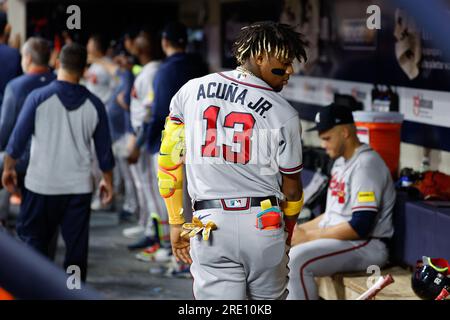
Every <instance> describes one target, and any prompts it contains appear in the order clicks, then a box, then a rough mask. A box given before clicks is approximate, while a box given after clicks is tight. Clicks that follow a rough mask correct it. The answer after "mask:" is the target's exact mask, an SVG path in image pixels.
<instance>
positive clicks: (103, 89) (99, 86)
mask: <svg viewBox="0 0 450 320" xmlns="http://www.w3.org/2000/svg"><path fill="white" fill-rule="evenodd" d="M118 84H119V83H118V79H115V77H113V76H112V75H111V74H110V73H109V72H108V70H107V69H106V68H105V67H104V66H103V65H101V64H99V63H93V64H91V66H90V67H89V69H88V72H87V77H86V88H88V90H89V91H91V92H92V93H93V94H95V95H96V96H97V97H99V98H100V100H101V101H102V102H103V104H107V103H108V101H109V99H110V98H111V95H112V92H113V90H114V88H115V87H116V86H117V85H118Z"/></svg>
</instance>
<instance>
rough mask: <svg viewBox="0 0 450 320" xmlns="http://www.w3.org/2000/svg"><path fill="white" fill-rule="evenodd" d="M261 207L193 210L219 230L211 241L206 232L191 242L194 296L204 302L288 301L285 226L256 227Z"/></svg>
mask: <svg viewBox="0 0 450 320" xmlns="http://www.w3.org/2000/svg"><path fill="white" fill-rule="evenodd" d="M259 212H261V208H260V207H250V208H249V209H247V210H239V211H231V210H224V209H206V210H198V211H195V212H194V216H195V217H198V218H199V219H200V220H201V221H202V222H203V223H204V224H206V223H207V222H208V221H210V220H211V221H213V222H214V223H215V224H216V225H217V230H213V231H211V236H210V239H209V240H208V241H205V240H203V239H202V235H201V232H200V233H199V234H197V235H196V236H194V237H193V238H191V249H190V254H191V257H192V261H193V263H192V265H191V269H190V271H191V273H192V276H193V278H194V284H193V292H194V297H195V298H196V299H200V300H208V299H224V300H230V299H234V300H244V299H247V298H248V299H255V300H265V299H285V298H286V294H287V291H286V287H287V280H288V278H287V277H288V269H287V263H288V255H287V251H288V248H289V247H288V246H287V245H286V239H287V233H286V232H285V231H284V223H283V224H282V226H281V227H280V228H278V229H272V230H261V229H258V228H257V227H256V215H257V214H258V213H259Z"/></svg>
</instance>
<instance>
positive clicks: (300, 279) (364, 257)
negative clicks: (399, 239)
mask: <svg viewBox="0 0 450 320" xmlns="http://www.w3.org/2000/svg"><path fill="white" fill-rule="evenodd" d="M387 259H388V250H387V248H386V245H385V244H384V243H383V242H382V241H380V240H378V239H372V240H358V241H343V240H336V239H319V240H314V241H310V242H306V243H303V244H300V245H297V246H294V247H292V248H291V250H290V252H289V270H290V271H289V285H288V290H289V295H288V297H287V299H288V300H317V299H319V296H318V293H317V285H316V282H315V281H314V277H324V276H331V275H333V274H335V273H338V272H351V271H366V270H367V267H369V266H370V265H377V266H379V267H380V268H381V267H383V266H384V265H385V264H386V262H387ZM368 276H369V274H368Z"/></svg>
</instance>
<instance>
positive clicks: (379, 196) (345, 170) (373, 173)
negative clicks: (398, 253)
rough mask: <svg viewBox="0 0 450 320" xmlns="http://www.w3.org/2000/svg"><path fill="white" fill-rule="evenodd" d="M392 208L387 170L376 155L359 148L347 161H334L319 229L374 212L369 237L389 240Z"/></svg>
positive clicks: (370, 150) (366, 148)
mask: <svg viewBox="0 0 450 320" xmlns="http://www.w3.org/2000/svg"><path fill="white" fill-rule="evenodd" d="M394 204H395V188H394V184H393V182H392V178H391V175H390V172H389V169H388V168H387V166H386V164H385V163H384V161H383V159H382V158H381V157H380V155H379V154H378V153H376V152H375V151H374V150H372V148H370V147H369V146H368V145H366V144H363V145H362V146H360V147H359V148H358V149H356V151H355V154H354V155H353V156H352V157H351V158H350V159H349V160H348V161H345V159H344V158H343V157H340V158H339V159H337V160H336V161H335V163H334V165H333V168H332V170H331V180H330V185H329V187H328V194H327V205H326V210H325V214H324V217H323V219H322V220H321V221H320V224H319V226H321V227H329V226H334V225H337V224H339V223H342V222H346V221H347V222H348V221H350V220H351V218H352V214H353V213H354V212H356V211H375V212H377V217H376V222H375V227H374V228H373V230H372V232H371V233H370V234H369V237H375V238H390V237H392V235H393V233H394V229H393V226H392V211H393V208H394Z"/></svg>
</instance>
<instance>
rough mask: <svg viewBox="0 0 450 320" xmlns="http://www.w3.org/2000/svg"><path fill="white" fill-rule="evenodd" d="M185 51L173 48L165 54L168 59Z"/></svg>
mask: <svg viewBox="0 0 450 320" xmlns="http://www.w3.org/2000/svg"><path fill="white" fill-rule="evenodd" d="M183 52H184V50H183V49H179V48H172V47H168V48H166V49H165V54H166V56H167V58H168V57H170V56H173V55H174V54H177V53H183Z"/></svg>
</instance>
